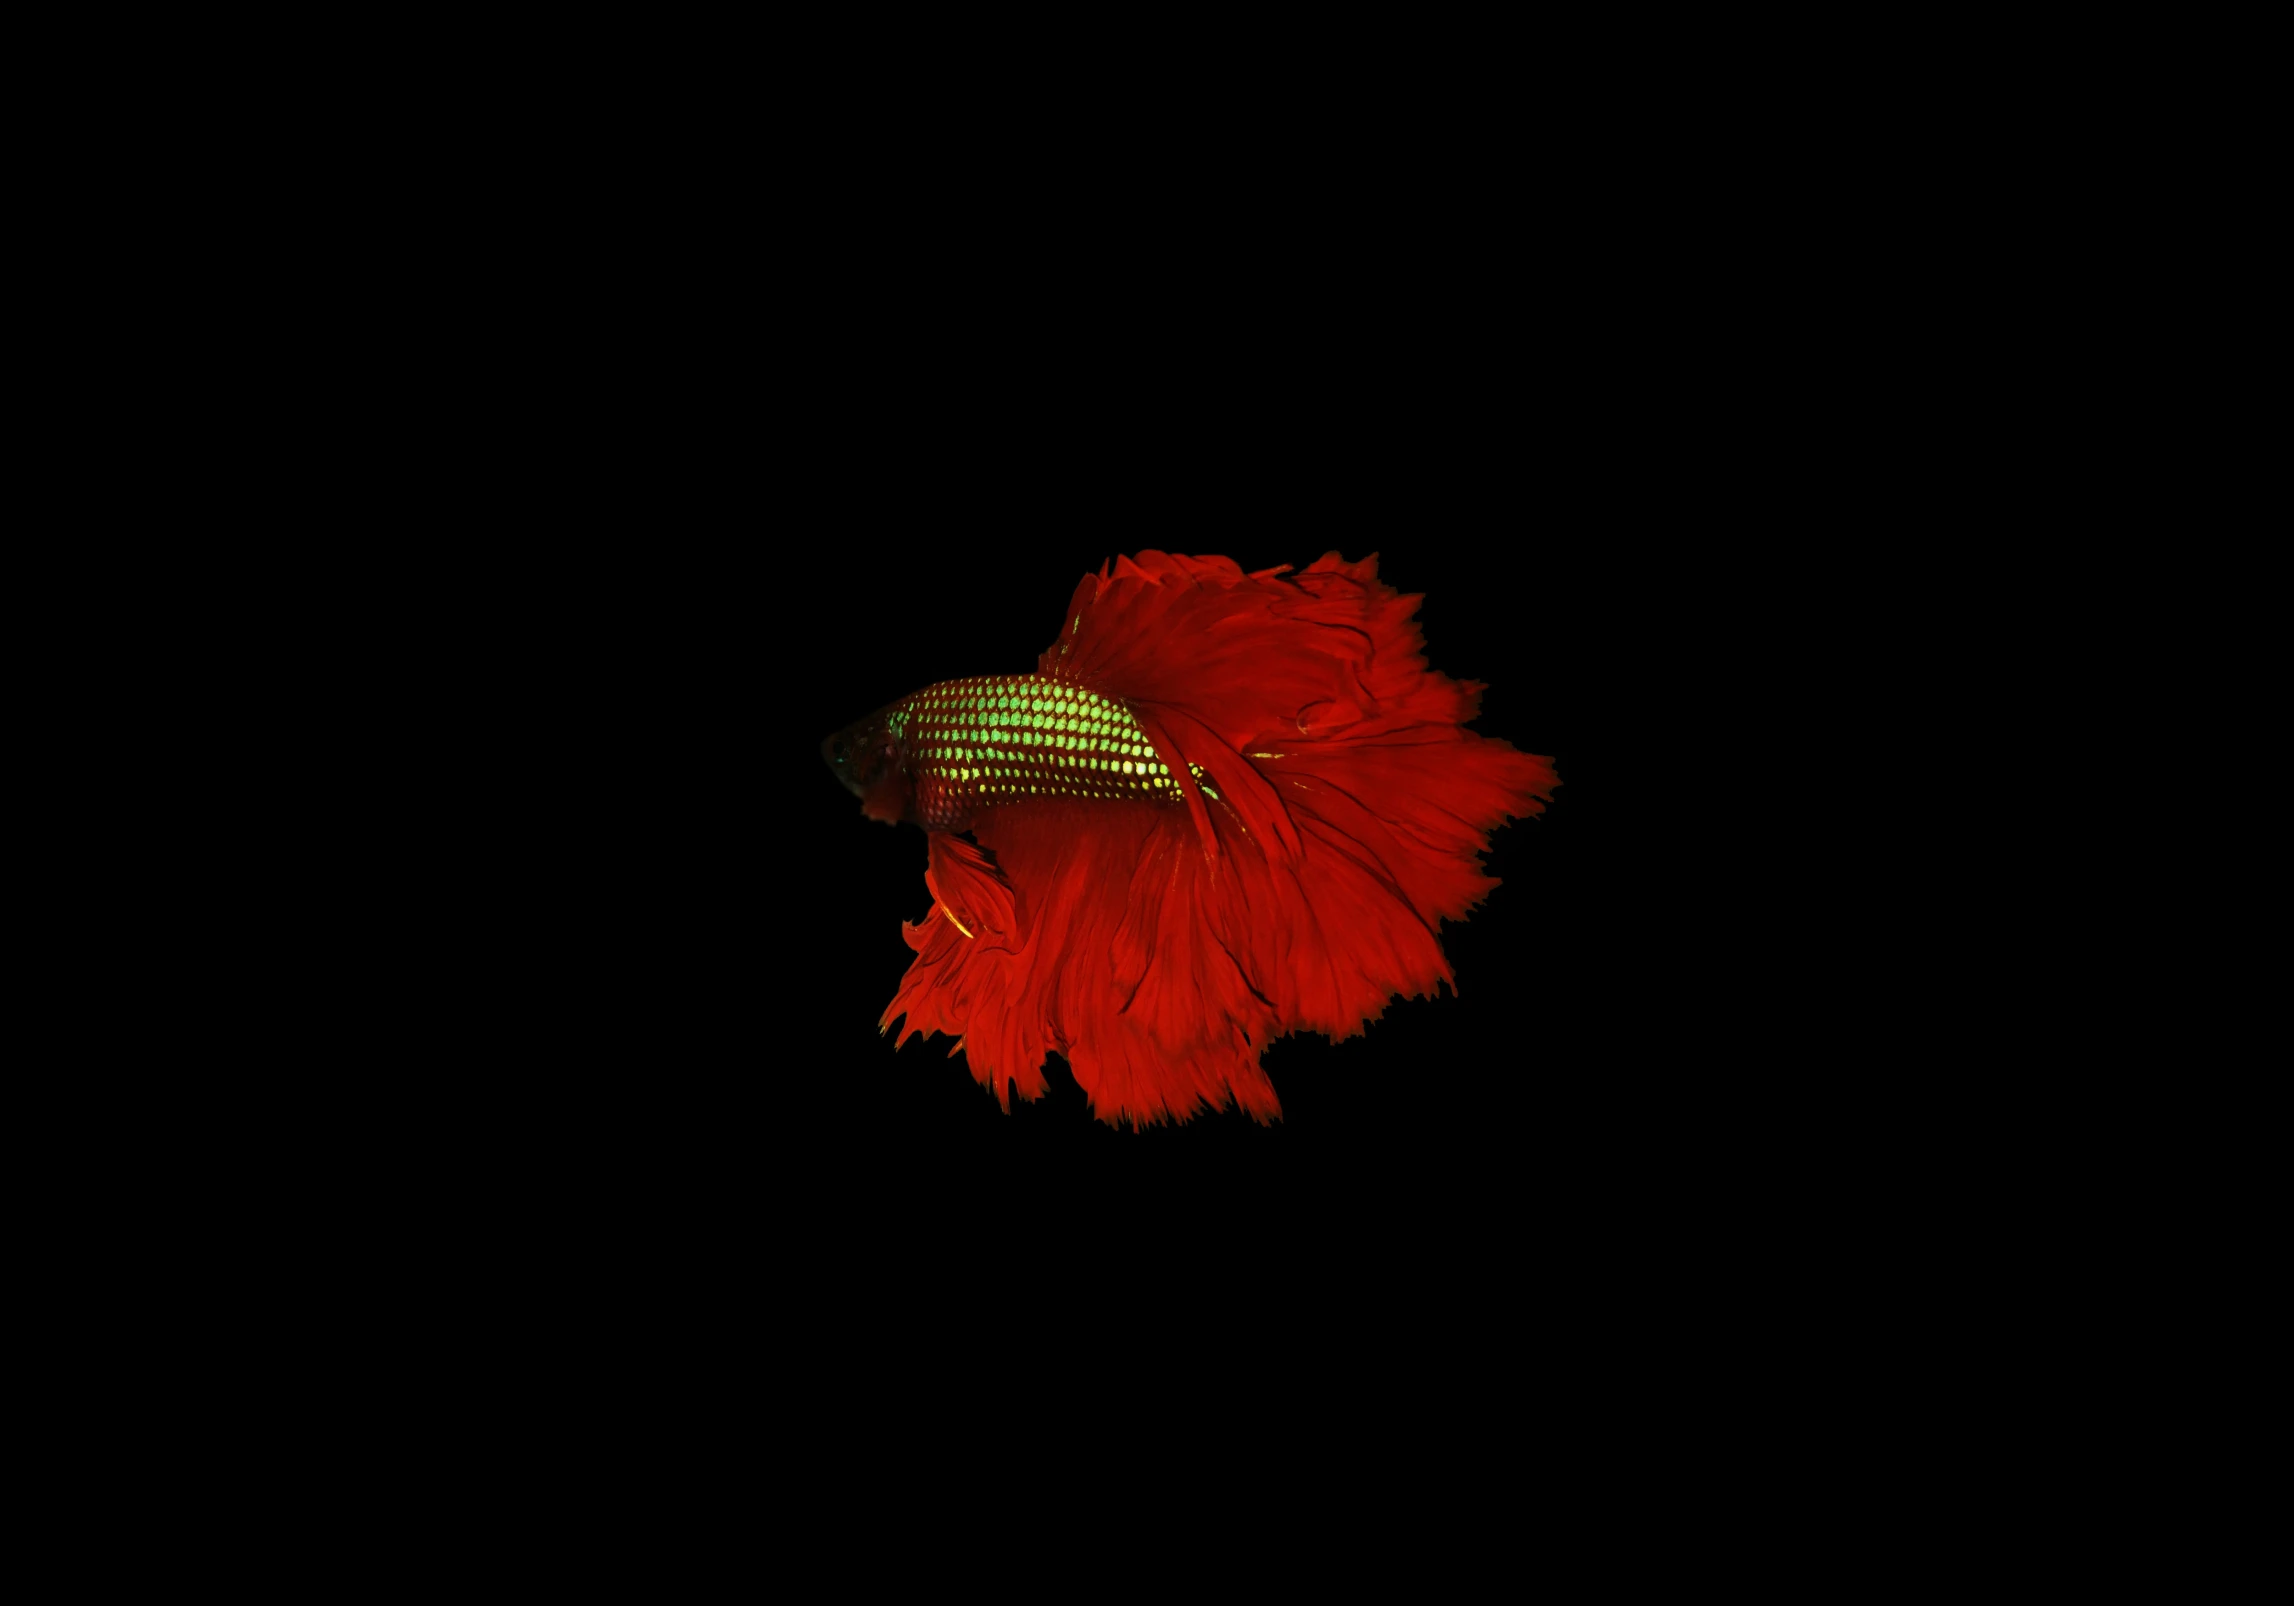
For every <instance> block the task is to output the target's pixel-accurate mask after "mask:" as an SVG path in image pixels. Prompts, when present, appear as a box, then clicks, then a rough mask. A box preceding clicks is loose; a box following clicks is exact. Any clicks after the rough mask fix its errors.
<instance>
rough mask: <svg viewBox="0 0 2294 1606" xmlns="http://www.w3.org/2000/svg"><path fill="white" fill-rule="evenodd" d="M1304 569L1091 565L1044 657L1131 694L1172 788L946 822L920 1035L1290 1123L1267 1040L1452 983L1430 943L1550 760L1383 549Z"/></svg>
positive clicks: (1058, 673) (1105, 1087)
mask: <svg viewBox="0 0 2294 1606" xmlns="http://www.w3.org/2000/svg"><path fill="white" fill-rule="evenodd" d="M1285 575H1286V571H1285V570H1282V569H1271V570H1262V571H1260V572H1258V573H1256V574H1250V575H1246V574H1244V573H1243V572H1242V571H1241V570H1240V569H1239V568H1238V567H1237V566H1236V565H1235V564H1233V563H1231V562H1229V561H1228V560H1227V559H1224V558H1184V557H1175V556H1172V555H1169V554H1165V553H1159V552H1144V553H1141V554H1139V555H1138V556H1137V557H1136V558H1118V559H1116V560H1115V561H1114V562H1113V563H1112V564H1111V565H1110V566H1109V567H1108V568H1106V569H1104V570H1102V571H1101V573H1099V574H1097V575H1088V576H1086V577H1085V579H1084V581H1083V583H1082V584H1081V585H1080V586H1079V587H1078V588H1077V590H1076V594H1075V599H1074V601H1073V603H1072V604H1071V605H1070V607H1069V610H1068V614H1067V616H1066V618H1065V620H1064V621H1063V623H1064V625H1065V628H1064V629H1063V630H1062V631H1061V634H1060V639H1059V640H1058V641H1057V642H1055V643H1054V644H1053V645H1052V646H1051V647H1050V648H1048V649H1047V650H1046V651H1045V653H1044V655H1043V659H1042V662H1041V671H1040V672H1041V673H1043V674H1044V675H1046V676H1049V677H1051V678H1053V679H1056V680H1060V681H1064V682H1067V683H1070V684H1076V685H1081V686H1084V687H1086V688H1088V689H1091V690H1094V691H1097V692H1099V693H1101V694H1103V695H1105V696H1109V697H1115V698H1119V699H1122V700H1123V702H1124V703H1125V704H1126V705H1127V706H1128V707H1129V708H1130V710H1131V712H1132V715H1133V717H1135V718H1136V719H1137V721H1138V723H1139V725H1140V727H1141V730H1142V731H1143V732H1144V734H1145V735H1146V737H1147V740H1148V742H1149V744H1150V745H1151V746H1152V747H1153V749H1154V752H1155V754H1156V755H1157V758H1158V759H1159V760H1160V762H1161V763H1162V764H1163V765H1165V766H1166V767H1167V768H1168V770H1169V772H1170V775H1171V778H1172V780H1173V782H1174V791H1175V794H1176V800H1175V801H1173V800H1170V799H1169V798H1163V797H1159V798H1154V799H1148V798H1141V799H1128V798H1126V799H1107V800H1099V799H1084V798H1072V797H1060V798H1048V797H1046V798H1034V797H1031V798H1024V799H1019V800H1017V801H1014V802H1011V803H1007V804H1005V805H1003V806H1000V807H995V808H992V809H989V810H987V811H985V812H984V813H982V814H981V815H979V816H978V817H977V819H976V821H975V824H974V833H975V835H976V836H977V837H978V840H979V843H980V845H981V848H984V849H986V850H987V853H985V854H984V853H982V852H981V851H979V850H978V849H974V848H971V847H970V846H969V845H967V844H964V843H963V842H962V841H961V840H960V839H957V838H953V837H947V836H944V835H935V836H933V838H932V860H931V865H932V867H931V870H930V871H929V872H928V874H927V877H926V880H927V885H928V886H929V887H930V888H931V890H932V893H933V896H934V899H935V904H934V909H933V912H932V913H931V914H930V915H928V916H927V918H926V919H925V921H924V922H922V923H921V924H919V925H912V926H909V927H908V928H907V937H908V943H909V946H910V947H911V948H913V949H915V950H916V953H917V958H916V960H915V962H914V963H913V964H912V965H911V967H910V969H909V972H908V975H907V977H906V978H905V979H904V980H903V981H902V983H901V987H900V991H899V994H898V995H897V996H896V997H895V998H894V1000H893V1004H892V1007H891V1008H890V1009H889V1010H888V1011H887V1012H886V1016H885V1019H886V1022H887V1024H888V1025H889V1023H890V1022H891V1021H892V1020H894V1019H895V1018H898V1017H901V1016H905V1017H906V1021H907V1027H906V1030H905V1031H904V1032H903V1034H902V1040H903V1041H905V1039H906V1037H907V1036H909V1035H913V1034H914V1033H916V1032H919V1031H944V1032H947V1033H949V1034H950V1035H951V1036H957V1037H961V1038H962V1040H963V1047H964V1051H965V1054H966V1057H967V1060H968V1061H969V1063H970V1065H971V1067H972V1072H973V1075H974V1076H975V1077H976V1078H978V1079H979V1080H980V1081H981V1082H983V1083H985V1084H986V1085H988V1086H989V1087H991V1088H993V1089H995V1090H996V1093H997V1096H998V1098H999V1099H1002V1100H1004V1101H1005V1102H1006V1107H1007V1108H1008V1107H1009V1093H1008V1089H1009V1088H1010V1087H1011V1086H1017V1088H1018V1089H1019V1091H1020V1094H1021V1096H1022V1097H1034V1096H1036V1095H1037V1094H1039V1093H1040V1092H1041V1091H1042V1090H1043V1087H1044V1082H1043V1077H1042V1069H1041V1068H1042V1064H1043V1059H1044V1056H1045V1055H1046V1054H1047V1053H1053V1052H1056V1053H1060V1054H1063V1055H1065V1056H1066V1057H1067V1059H1068V1061H1069V1063H1070V1064H1071V1066H1072V1067H1073V1068H1074V1071H1075V1076H1076V1080H1077V1082H1078V1083H1079V1084H1080V1085H1081V1086H1082V1087H1083V1089H1084V1092H1085V1094H1086V1095H1087V1096H1088V1097H1089V1099H1090V1101H1091V1106H1092V1108H1093V1110H1094V1111H1095V1112H1096V1113H1098V1114H1099V1115H1100V1116H1101V1117H1102V1118H1103V1119H1106V1120H1109V1121H1129V1122H1132V1123H1134V1124H1143V1123H1146V1122H1151V1121H1160V1120H1175V1119H1184V1118H1185V1117H1186V1116H1188V1115H1189V1114H1191V1113H1193V1112H1194V1111H1196V1110H1198V1109H1200V1108H1203V1107H1205V1106H1221V1105H1232V1106H1235V1107H1237V1108H1240V1109H1243V1110H1245V1111H1247V1112H1249V1113H1250V1114H1251V1115H1253V1116H1254V1117H1256V1118H1258V1119H1260V1120H1270V1119H1273V1118H1274V1117H1275V1116H1276V1115H1277V1114H1278V1113H1279V1109H1278V1106H1277V1105H1276V1102H1275V1097H1274V1091H1273V1088H1272V1087H1271V1085H1269V1083H1268V1082H1267V1080H1266V1076H1265V1073H1264V1072H1263V1071H1262V1070H1261V1069H1260V1067H1259V1054H1260V1051H1261V1050H1262V1049H1263V1048H1264V1046H1265V1045H1266V1043H1267V1041H1268V1040H1269V1039H1271V1038H1273V1037H1275V1036H1279V1035H1281V1034H1282V1033H1285V1032H1290V1031H1318V1032H1324V1033H1327V1034H1329V1035H1330V1036H1332V1037H1345V1036H1350V1035H1352V1034H1354V1033H1356V1032H1358V1031H1360V1030H1361V1029H1362V1027H1363V1026H1364V1024H1365V1023H1366V1022H1368V1021H1371V1020H1374V1019H1376V1018H1377V1017H1378V1015H1379V1014H1380V1013H1381V1012H1382V1011H1383V1010H1384V1008H1385V1005H1386V1003H1387V1001H1388V1000H1389V999H1391V998H1392V997H1394V996H1395V995H1397V994H1407V995H1411V996H1420V995H1426V994H1430V993H1432V992H1433V991H1434V990H1435V989H1436V988H1438V987H1439V986H1441V985H1443V984H1445V983H1451V982H1452V976H1451V972H1450V969H1449V966H1448V964H1447V963H1446V962H1445V961H1444V960H1443V958H1442V953H1441V947H1440V944H1439V943H1438V942H1437V941H1436V939H1435V932H1436V930H1437V929H1438V927H1439V925H1440V923H1441V922H1442V921H1443V920H1454V919H1459V918H1462V917H1463V916H1464V915H1465V914H1466V912H1467V911H1468V910H1470V909H1471V908H1472V907H1473V906H1474V905H1475V904H1477V903H1478V902H1479V901H1480V900H1481V899H1482V898H1483V897H1484V896H1486V895H1487V893H1488V892H1489V890H1490V889H1491V888H1492V887H1493V886H1495V885H1496V883H1495V882H1494V881H1493V880H1492V879H1491V878H1489V877H1488V876H1486V875H1484V874H1483V873H1482V869H1481V860H1480V855H1481V853H1482V851H1483V850H1484V849H1485V848H1486V847H1487V845H1488V833H1489V831H1490V829H1491V828H1493V827H1494V826H1496V825H1497V824H1498V823H1500V822H1501V821H1503V820H1504V819H1506V818H1508V817H1515V816H1524V815H1533V814H1536V813H1538V812H1539V811H1540V809H1541V808H1542V806H1543V803H1544V802H1545V801H1546V800H1549V799H1550V797H1551V795H1552V791H1553V788H1554V786H1555V785H1557V784H1558V783H1557V782H1556V780H1555V778H1554V774H1553V769H1552V766H1551V764H1550V762H1549V761H1548V760H1545V759H1542V758H1538V757H1535V756H1533V755H1531V754H1527V753H1520V752H1517V751H1515V750H1514V749H1513V748H1512V747H1510V746H1508V745H1507V744H1506V743H1504V742H1500V741H1495V740H1491V739H1488V738H1484V737H1482V736H1479V735H1477V734H1475V733H1474V732H1472V731H1469V730H1466V729H1464V728H1463V726H1464V723H1465V722H1466V721H1467V720H1469V719H1471V718H1472V717H1473V715H1474V712H1475V709H1476V706H1477V703H1478V693H1479V691H1480V689H1481V688H1480V687H1479V686H1476V685H1474V684H1472V683H1471V682H1458V681H1453V680H1451V679H1449V678H1448V677H1447V676H1444V675H1441V674H1439V673H1436V672H1435V671H1433V670H1431V669H1430V668H1429V667H1428V666H1427V664H1426V660H1425V656H1424V641H1423V637H1422V635H1421V633H1420V631H1419V629H1418V626H1417V624H1416V623H1415V621H1414V617H1413V616H1414V615H1415V613H1416V610H1417V602H1418V599H1417V598H1415V597H1408V596H1402V595H1399V594H1397V593H1396V592H1395V591H1394V590H1393V589H1392V588H1390V587H1388V586H1385V585H1383V584H1381V583H1379V581H1378V579H1377V568H1376V560H1375V559H1374V558H1369V559H1364V560H1363V561H1361V562H1359V563H1352V564H1349V563H1346V562H1344V561H1342V560H1341V559H1340V558H1339V557H1338V555H1337V554H1335V553H1332V554H1329V555H1328V556H1325V557H1324V558H1322V559H1321V560H1320V561H1318V562H1316V563H1314V564H1312V565H1310V566H1309V567H1308V568H1306V569H1305V570H1304V571H1302V572H1300V573H1298V574H1296V575H1293V576H1289V577H1287V578H1286V577H1285ZM1198 773H1199V774H1200V775H1201V777H1202V784H1201V785H1200V786H1198V785H1197V783H1196V780H1195V776H1196V775H1197V774H1198ZM1179 803H1183V804H1184V805H1185V806H1184V807H1183V808H1182V807H1179V806H1177V805H1178V804H1179ZM989 854H992V855H993V862H992V863H991V862H990V860H989V857H988V855H989ZM975 915H976V916H977V922H978V923H977V924H975V920H974V916H975Z"/></svg>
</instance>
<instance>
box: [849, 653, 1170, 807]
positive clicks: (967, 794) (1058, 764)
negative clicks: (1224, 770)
mask: <svg viewBox="0 0 2294 1606" xmlns="http://www.w3.org/2000/svg"><path fill="white" fill-rule="evenodd" d="M892 719H893V734H894V736H895V737H896V738H897V739H898V740H899V741H900V744H901V747H902V749H903V751H904V752H905V753H906V754H907V756H908V764H909V768H910V773H911V775H912V776H913V778H914V780H915V784H916V801H917V806H918V809H919V811H920V812H921V813H922V815H923V817H924V822H925V823H926V824H927V825H937V826H949V827H959V826H960V822H962V821H963V820H965V819H968V818H969V817H970V816H971V815H972V814H974V813H976V812H977V811H979V810H980V809H982V808H992V807H996V806H998V805H1001V804H1008V803H1017V802H1023V801H1025V800H1027V799H1029V798H1049V797H1077V798H1105V799H1109V800H1117V799H1128V800H1131V801H1134V802H1139V801H1144V802H1162V803H1176V802H1178V801H1179V797H1180V793H1179V790H1178V788H1177V786H1176V785H1175V784H1174V783H1173V781H1172V779H1171V774H1170V771H1169V769H1168V768H1167V767H1166V766H1165V765H1164V764H1163V763H1162V762H1161V761H1160V760H1158V759H1157V758H1156V757H1155V750H1154V748H1153V747H1152V746H1151V745H1150V744H1149V743H1148V741H1147V736H1146V733H1145V732H1144V731H1142V730H1141V729H1140V728H1139V723H1138V721H1137V720H1135V719H1133V718H1132V717H1131V713H1130V710H1129V709H1127V708H1125V707H1124V706H1123V704H1122V703H1120V702H1118V701H1117V700H1115V699H1114V698H1110V697H1102V696H1100V695H1099V694H1098V693H1096V692H1091V691H1086V690H1084V689H1082V688H1081V687H1078V686H1072V685H1068V684H1065V683H1063V682H1060V681H1056V680H1050V679H1047V678H1045V677H1044V676H1041V675H1004V676H991V677H986V678H982V679H976V680H949V681H942V682H941V683H940V684H938V685H936V686H927V687H925V688H924V689H923V690H922V691H920V692H918V693H917V694H916V695H915V696H913V697H911V698H908V699H907V700H905V701H904V702H902V703H900V704H899V705H898V707H897V708H895V710H894V711H893V715H892ZM1199 778H1200V775H1199V772H1198V779H1199Z"/></svg>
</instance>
